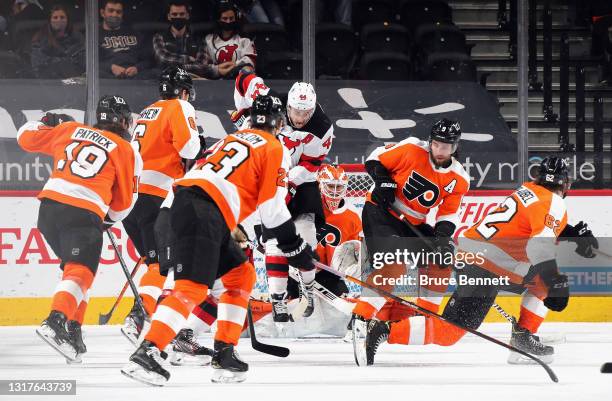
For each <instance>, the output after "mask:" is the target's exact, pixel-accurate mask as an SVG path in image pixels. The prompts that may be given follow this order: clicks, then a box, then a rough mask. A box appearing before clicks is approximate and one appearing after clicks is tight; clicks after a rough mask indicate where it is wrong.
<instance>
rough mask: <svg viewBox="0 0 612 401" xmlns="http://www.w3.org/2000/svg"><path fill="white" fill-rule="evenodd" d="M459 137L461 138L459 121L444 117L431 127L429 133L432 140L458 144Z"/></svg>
mask: <svg viewBox="0 0 612 401" xmlns="http://www.w3.org/2000/svg"><path fill="white" fill-rule="evenodd" d="M459 139H461V125H459V121H452V120H448V119H446V118H443V119H441V120H440V121H438V122H436V123H435V124H434V125H433V127H431V133H430V134H429V141H430V142H431V141H438V142H444V143H452V144H453V145H457V144H459Z"/></svg>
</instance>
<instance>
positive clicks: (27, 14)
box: [11, 0, 46, 23]
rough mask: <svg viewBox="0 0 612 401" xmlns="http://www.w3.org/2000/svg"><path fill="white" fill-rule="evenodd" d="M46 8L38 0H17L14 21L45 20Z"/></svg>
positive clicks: (14, 5) (14, 4)
mask: <svg viewBox="0 0 612 401" xmlns="http://www.w3.org/2000/svg"><path fill="white" fill-rule="evenodd" d="M45 17H46V16H45V13H44V8H43V6H42V5H41V4H40V2H39V1H38V0H15V2H14V3H13V16H12V18H11V22H12V23H16V22H19V21H26V20H44V19H45Z"/></svg>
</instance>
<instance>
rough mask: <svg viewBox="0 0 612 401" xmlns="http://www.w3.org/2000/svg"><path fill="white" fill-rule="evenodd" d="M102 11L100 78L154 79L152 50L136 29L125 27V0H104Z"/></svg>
mask: <svg viewBox="0 0 612 401" xmlns="http://www.w3.org/2000/svg"><path fill="white" fill-rule="evenodd" d="M101 6H102V8H100V16H101V17H102V23H101V24H100V35H99V36H100V38H99V40H100V54H99V58H100V77H102V78H150V77H152V72H151V71H150V70H148V68H149V67H150V64H151V63H150V57H149V52H148V51H147V50H150V48H149V47H148V46H146V45H145V43H144V41H143V40H142V38H141V36H140V35H139V34H138V33H137V32H136V31H134V30H133V29H132V28H128V27H125V26H123V9H124V7H123V0H104V1H103V2H102V5H101Z"/></svg>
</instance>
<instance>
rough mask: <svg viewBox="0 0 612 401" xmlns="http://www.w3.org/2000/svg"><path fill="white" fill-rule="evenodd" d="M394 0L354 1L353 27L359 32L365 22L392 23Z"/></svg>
mask: <svg viewBox="0 0 612 401" xmlns="http://www.w3.org/2000/svg"><path fill="white" fill-rule="evenodd" d="M394 19H395V16H394V15H393V1H391V0H356V1H353V19H352V21H353V27H354V28H355V29H356V30H357V31H358V32H359V30H361V28H362V27H363V26H364V25H365V24H369V23H375V22H387V23H391V22H393V20H394Z"/></svg>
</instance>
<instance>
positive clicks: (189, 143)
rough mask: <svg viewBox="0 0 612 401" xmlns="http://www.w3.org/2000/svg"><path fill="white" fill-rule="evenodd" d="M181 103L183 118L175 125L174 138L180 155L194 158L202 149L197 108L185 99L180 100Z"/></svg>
mask: <svg viewBox="0 0 612 401" xmlns="http://www.w3.org/2000/svg"><path fill="white" fill-rule="evenodd" d="M178 102H179V104H180V105H181V109H182V113H180V114H181V115H182V116H183V119H182V120H181V121H177V122H176V123H177V125H178V126H176V127H173V131H174V135H173V140H174V142H175V147H176V149H177V150H178V151H179V156H181V157H182V158H184V159H193V158H195V157H196V156H197V155H198V152H199V151H200V138H199V136H198V127H197V126H196V125H195V124H196V122H195V121H196V116H195V109H194V108H193V106H192V105H191V104H190V103H189V102H187V101H185V100H179V101H178Z"/></svg>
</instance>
